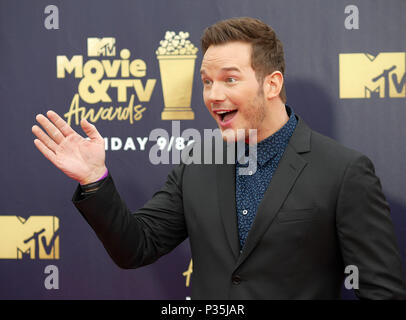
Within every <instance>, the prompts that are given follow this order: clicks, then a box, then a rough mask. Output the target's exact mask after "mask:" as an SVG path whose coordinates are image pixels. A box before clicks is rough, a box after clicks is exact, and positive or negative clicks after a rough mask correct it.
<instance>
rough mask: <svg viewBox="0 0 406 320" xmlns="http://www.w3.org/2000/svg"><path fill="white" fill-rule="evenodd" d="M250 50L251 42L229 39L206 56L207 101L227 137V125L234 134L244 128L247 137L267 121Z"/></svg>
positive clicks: (208, 50)
mask: <svg viewBox="0 0 406 320" xmlns="http://www.w3.org/2000/svg"><path fill="white" fill-rule="evenodd" d="M251 50H252V49H251V44H249V43H245V42H229V43H225V44H222V45H216V46H210V47H209V48H208V49H207V51H206V53H205V55H204V57H203V61H202V67H201V71H200V73H201V77H202V82H203V99H204V103H205V105H206V107H207V109H208V110H209V112H210V114H211V115H212V117H213V118H214V119H215V120H216V122H217V124H218V126H219V128H220V129H221V131H222V132H223V138H224V139H226V138H227V132H225V133H224V131H225V130H226V129H231V130H232V132H234V137H237V135H236V130H237V129H245V130H246V131H245V137H246V138H247V137H248V129H257V130H258V134H259V133H260V131H261V129H262V126H263V125H264V121H263V120H264V118H265V115H266V108H265V99H264V95H263V91H262V85H260V84H259V83H258V81H257V79H256V76H255V71H254V69H252V67H251ZM264 129H265V128H264ZM228 131H230V130H228ZM230 138H231V137H230Z"/></svg>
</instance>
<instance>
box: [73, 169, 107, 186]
mask: <svg viewBox="0 0 406 320" xmlns="http://www.w3.org/2000/svg"><path fill="white" fill-rule="evenodd" d="M101 172H103V173H101ZM108 174H109V170H108V169H107V168H106V167H104V169H103V171H101V170H100V171H99V172H98V173H97V174H94V175H93V176H91V177H88V178H86V179H84V180H82V181H79V183H80V185H82V186H83V185H87V184H91V183H95V182H98V181H100V180H103V179H104V178H106V177H107V176H108Z"/></svg>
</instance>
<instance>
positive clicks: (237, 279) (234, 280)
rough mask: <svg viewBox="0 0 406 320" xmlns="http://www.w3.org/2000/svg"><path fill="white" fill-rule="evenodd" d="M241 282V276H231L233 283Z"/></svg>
mask: <svg viewBox="0 0 406 320" xmlns="http://www.w3.org/2000/svg"><path fill="white" fill-rule="evenodd" d="M240 283H241V278H240V276H238V275H237V276H233V284H235V285H238V284H240Z"/></svg>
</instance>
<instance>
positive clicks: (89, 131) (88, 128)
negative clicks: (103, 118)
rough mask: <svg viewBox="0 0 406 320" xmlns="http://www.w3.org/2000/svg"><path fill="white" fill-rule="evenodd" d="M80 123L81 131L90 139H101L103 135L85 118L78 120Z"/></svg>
mask: <svg viewBox="0 0 406 320" xmlns="http://www.w3.org/2000/svg"><path fill="white" fill-rule="evenodd" d="M80 125H81V126H82V129H83V131H84V132H85V133H86V135H87V136H88V137H89V138H90V139H92V140H100V139H103V137H102V136H101V135H100V133H99V131H97V129H96V126H95V125H93V124H91V123H90V122H89V121H87V120H86V119H82V121H80Z"/></svg>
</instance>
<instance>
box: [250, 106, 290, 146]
mask: <svg viewBox="0 0 406 320" xmlns="http://www.w3.org/2000/svg"><path fill="white" fill-rule="evenodd" d="M288 120H289V116H288V113H287V112H286V107H285V104H284V103H283V102H282V101H281V100H279V101H277V102H275V104H273V105H270V106H269V107H268V108H267V113H266V115H265V118H264V120H263V121H262V123H261V127H260V128H258V130H257V143H259V142H261V141H262V140H265V139H266V138H268V137H270V136H271V135H273V134H274V133H275V132H277V131H278V130H280V129H281V128H282V127H283V126H284V125H285V124H286V122H288ZM246 142H247V143H248V141H246Z"/></svg>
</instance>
